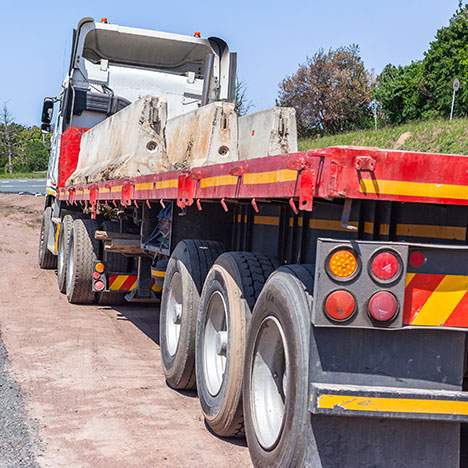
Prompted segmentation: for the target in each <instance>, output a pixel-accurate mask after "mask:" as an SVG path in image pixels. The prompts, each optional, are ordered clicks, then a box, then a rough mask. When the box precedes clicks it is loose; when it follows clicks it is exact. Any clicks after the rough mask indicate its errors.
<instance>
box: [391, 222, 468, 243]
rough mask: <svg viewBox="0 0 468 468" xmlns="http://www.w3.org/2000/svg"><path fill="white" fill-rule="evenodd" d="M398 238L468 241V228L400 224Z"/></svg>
mask: <svg viewBox="0 0 468 468" xmlns="http://www.w3.org/2000/svg"><path fill="white" fill-rule="evenodd" d="M396 233H397V236H410V237H429V238H436V239H448V240H460V241H464V240H465V239H466V228H465V227H457V226H433V225H430V224H398V225H397V229H396Z"/></svg>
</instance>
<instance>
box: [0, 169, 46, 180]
mask: <svg viewBox="0 0 468 468" xmlns="http://www.w3.org/2000/svg"><path fill="white" fill-rule="evenodd" d="M46 177H47V171H39V172H13V174H9V173H8V172H2V173H0V179H45V178H46Z"/></svg>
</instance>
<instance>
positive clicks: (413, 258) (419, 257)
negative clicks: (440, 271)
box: [408, 250, 427, 268]
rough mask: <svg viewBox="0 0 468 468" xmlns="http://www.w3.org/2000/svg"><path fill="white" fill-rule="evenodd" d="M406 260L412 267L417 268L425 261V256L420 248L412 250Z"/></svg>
mask: <svg viewBox="0 0 468 468" xmlns="http://www.w3.org/2000/svg"><path fill="white" fill-rule="evenodd" d="M408 261H409V264H410V265H411V266H412V267H413V268H419V267H421V266H423V265H424V264H425V263H426V261H427V258H426V256H425V255H424V253H423V252H421V251H420V250H413V252H411V253H410V255H409V259H408Z"/></svg>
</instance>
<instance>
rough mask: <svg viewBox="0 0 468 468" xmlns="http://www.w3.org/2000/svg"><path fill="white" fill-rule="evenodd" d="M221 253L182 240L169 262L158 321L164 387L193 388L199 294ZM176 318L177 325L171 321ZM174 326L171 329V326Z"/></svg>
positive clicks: (215, 245)
mask: <svg viewBox="0 0 468 468" xmlns="http://www.w3.org/2000/svg"><path fill="white" fill-rule="evenodd" d="M222 252H223V246H222V244H221V243H219V242H213V241H202V240H184V241H181V242H179V243H178V244H177V246H176V248H175V249H174V252H173V253H172V255H171V258H170V259H169V263H168V266H167V270H166V277H165V279H164V286H163V291H162V299H161V314H160V319H159V338H160V348H161V360H162V364H163V370H164V375H165V377H166V381H167V384H168V385H169V386H170V387H172V388H175V389H179V390H188V389H193V388H195V332H196V324H197V315H198V308H199V303H200V294H201V290H202V286H203V282H204V280H205V277H206V275H207V274H208V271H209V269H210V268H211V265H213V263H214V261H215V260H216V258H217V257H218V256H219V255H220V254H221V253H222ZM176 313H177V314H178V322H179V323H176V321H175V317H176ZM169 320H172V323H173V324H174V325H177V326H175V327H174V326H172V324H171V322H169Z"/></svg>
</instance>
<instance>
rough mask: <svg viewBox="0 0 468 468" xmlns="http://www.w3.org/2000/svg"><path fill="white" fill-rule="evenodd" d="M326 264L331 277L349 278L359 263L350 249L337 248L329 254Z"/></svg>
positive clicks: (356, 269) (353, 274)
mask: <svg viewBox="0 0 468 468" xmlns="http://www.w3.org/2000/svg"><path fill="white" fill-rule="evenodd" d="M326 266H327V272H328V273H329V275H330V276H331V277H332V278H333V279H337V280H349V279H351V278H353V277H354V276H355V275H356V273H357V271H358V267H359V263H358V259H357V256H356V254H355V253H354V252H353V251H352V250H350V249H338V250H335V251H333V252H332V253H331V254H330V255H329V257H328V259H327V265H326Z"/></svg>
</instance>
